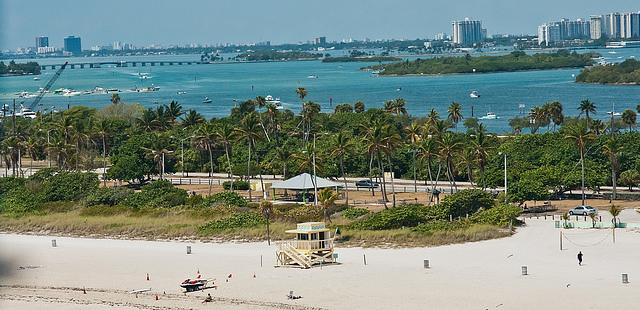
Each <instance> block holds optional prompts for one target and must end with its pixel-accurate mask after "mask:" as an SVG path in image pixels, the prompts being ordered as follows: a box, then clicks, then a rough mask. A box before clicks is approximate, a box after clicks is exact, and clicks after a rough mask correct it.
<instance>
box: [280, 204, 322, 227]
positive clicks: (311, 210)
mask: <svg viewBox="0 0 640 310" xmlns="http://www.w3.org/2000/svg"><path fill="white" fill-rule="evenodd" d="M323 216H324V212H323V210H322V208H321V207H316V206H314V205H297V206H294V207H292V208H289V209H287V210H285V211H284V212H282V213H280V214H276V217H279V218H281V219H283V220H285V221H288V222H293V223H303V222H313V221H320V220H322V218H323Z"/></svg>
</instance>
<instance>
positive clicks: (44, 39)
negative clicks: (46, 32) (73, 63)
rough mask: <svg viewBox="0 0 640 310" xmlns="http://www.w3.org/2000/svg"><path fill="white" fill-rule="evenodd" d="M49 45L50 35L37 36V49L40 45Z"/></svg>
mask: <svg viewBox="0 0 640 310" xmlns="http://www.w3.org/2000/svg"><path fill="white" fill-rule="evenodd" d="M48 46H49V37H36V49H38V47H48Z"/></svg>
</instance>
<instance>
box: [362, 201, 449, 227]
mask: <svg viewBox="0 0 640 310" xmlns="http://www.w3.org/2000/svg"><path fill="white" fill-rule="evenodd" d="M445 213H446V211H445V209H444V208H443V207H442V206H432V207H425V206H422V205H403V206H399V207H396V208H391V209H386V210H383V211H380V212H377V213H373V214H371V215H370V216H368V217H366V218H364V219H362V220H359V221H356V222H354V223H353V224H351V228H354V229H366V230H384V229H397V228H402V227H415V226H418V225H419V224H421V223H426V222H428V221H432V220H438V219H444V218H445V217H446V216H442V215H443V214H445Z"/></svg>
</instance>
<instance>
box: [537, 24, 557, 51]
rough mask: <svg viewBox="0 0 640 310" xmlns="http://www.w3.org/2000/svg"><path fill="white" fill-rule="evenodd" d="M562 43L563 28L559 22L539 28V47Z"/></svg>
mask: <svg viewBox="0 0 640 310" xmlns="http://www.w3.org/2000/svg"><path fill="white" fill-rule="evenodd" d="M560 41H562V27H561V25H560V23H559V22H553V23H546V24H542V25H540V26H538V45H542V44H543V43H544V44H545V45H546V46H549V45H551V44H553V43H556V42H560Z"/></svg>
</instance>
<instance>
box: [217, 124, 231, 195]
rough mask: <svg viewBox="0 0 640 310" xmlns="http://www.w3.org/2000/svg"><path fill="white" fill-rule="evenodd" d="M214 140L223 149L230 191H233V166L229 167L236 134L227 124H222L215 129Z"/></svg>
mask: <svg viewBox="0 0 640 310" xmlns="http://www.w3.org/2000/svg"><path fill="white" fill-rule="evenodd" d="M215 138H216V140H218V143H221V144H222V146H223V147H224V154H225V156H226V158H227V169H228V171H229V172H228V174H229V175H228V177H229V178H231V191H233V182H234V179H233V166H232V165H231V144H232V143H233V141H234V140H235V139H236V132H235V130H234V128H233V127H232V126H231V125H229V123H227V122H224V123H222V124H220V126H218V127H216V130H215Z"/></svg>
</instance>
